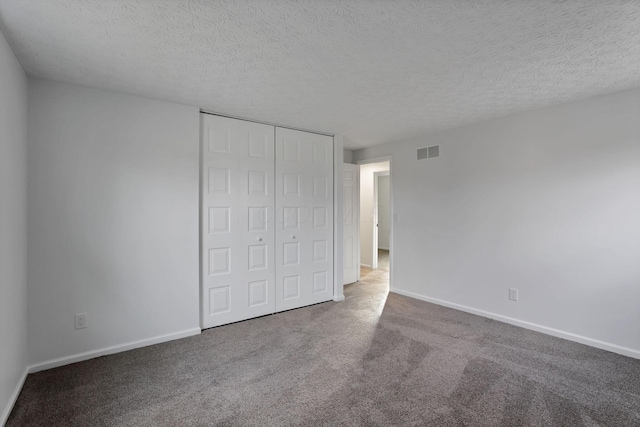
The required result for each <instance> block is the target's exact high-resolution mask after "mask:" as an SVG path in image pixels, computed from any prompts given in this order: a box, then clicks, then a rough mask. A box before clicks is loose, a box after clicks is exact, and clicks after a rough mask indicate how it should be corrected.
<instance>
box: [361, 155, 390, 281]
mask: <svg viewBox="0 0 640 427" xmlns="http://www.w3.org/2000/svg"><path fill="white" fill-rule="evenodd" d="M380 162H389V204H390V207H389V211H390V213H391V220H390V221H389V290H393V257H394V253H395V251H394V249H393V228H394V223H395V222H397V220H398V218H397V217H396V215H395V214H394V209H393V206H394V205H393V156H382V157H375V158H371V159H365V160H358V161H357V162H356V164H357V165H366V164H370V163H380ZM376 181H377V180H374V186H375V184H376V183H377V182H376ZM358 201H359V200H358ZM375 203H376V209H377V199H376V200H375ZM376 236H377V234H376ZM376 249H377V248H376ZM374 252H375V251H374ZM359 256H360V240H359V239H358V257H359ZM374 260H375V262H376V267H377V262H378V257H377V255H376V256H374Z"/></svg>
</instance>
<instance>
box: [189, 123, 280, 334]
mask: <svg viewBox="0 0 640 427" xmlns="http://www.w3.org/2000/svg"><path fill="white" fill-rule="evenodd" d="M201 125H202V133H201V135H202V139H203V141H202V183H201V186H200V188H201V191H202V197H201V200H202V215H201V218H202V224H201V232H202V252H201V256H202V260H201V263H200V265H201V269H202V272H201V273H202V295H201V301H202V327H203V328H210V327H212V326H219V325H223V324H225V323H231V322H236V321H238V320H244V319H249V318H252V317H256V316H262V315H265V314H269V313H273V312H274V311H275V263H274V253H273V252H274V248H275V232H274V225H275V218H274V203H275V198H274V127H273V126H267V125H263V124H258V123H252V122H246V121H242V120H235V119H229V118H226V117H219V116H213V115H209V114H202V115H201Z"/></svg>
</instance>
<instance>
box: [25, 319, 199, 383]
mask: <svg viewBox="0 0 640 427" xmlns="http://www.w3.org/2000/svg"><path fill="white" fill-rule="evenodd" d="M200 332H201V330H200V328H193V329H187V330H185V331H180V332H174V333H171V334H165V335H158V336H156V337H153V338H147V339H143V340H139V341H133V342H129V343H125V344H119V345H113V346H110V347H104V348H100V349H98V350H92V351H86V352H84V353H78V354H74V355H71V356H65V357H60V358H58V359H52V360H47V361H45V362H40V363H36V364H33V365H31V366H29V368H28V372H29V373H30V374H32V373H34V372H39V371H44V370H45V369H51V368H57V367H59V366H64V365H69V364H71V363H76V362H82V361H83V360H89V359H93V358H95V357H100V356H106V355H107V354H114V353H120V352H123V351H127V350H133V349H134V348H140V347H146V346H149V345H154V344H160V343H163V342H167V341H173V340H177V339H180V338H186V337H190V336H192V335H198V334H200Z"/></svg>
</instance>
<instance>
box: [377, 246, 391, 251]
mask: <svg viewBox="0 0 640 427" xmlns="http://www.w3.org/2000/svg"><path fill="white" fill-rule="evenodd" d="M378 249H382V250H383V251H388V250H389V248H383V247H382V246H378Z"/></svg>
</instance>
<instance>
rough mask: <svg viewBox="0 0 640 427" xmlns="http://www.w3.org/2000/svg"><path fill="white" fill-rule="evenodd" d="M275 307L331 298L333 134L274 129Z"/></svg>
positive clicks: (279, 308)
mask: <svg viewBox="0 0 640 427" xmlns="http://www.w3.org/2000/svg"><path fill="white" fill-rule="evenodd" d="M276 212H277V217H276V310H277V311H282V310H289V309H292V308H297V307H303V306H305V305H309V304H315V303H318V302H322V301H328V300H330V299H332V297H333V138H331V137H328V136H323V135H317V134H313V133H308V132H300V131H295V130H290V129H284V128H278V127H277V128H276Z"/></svg>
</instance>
